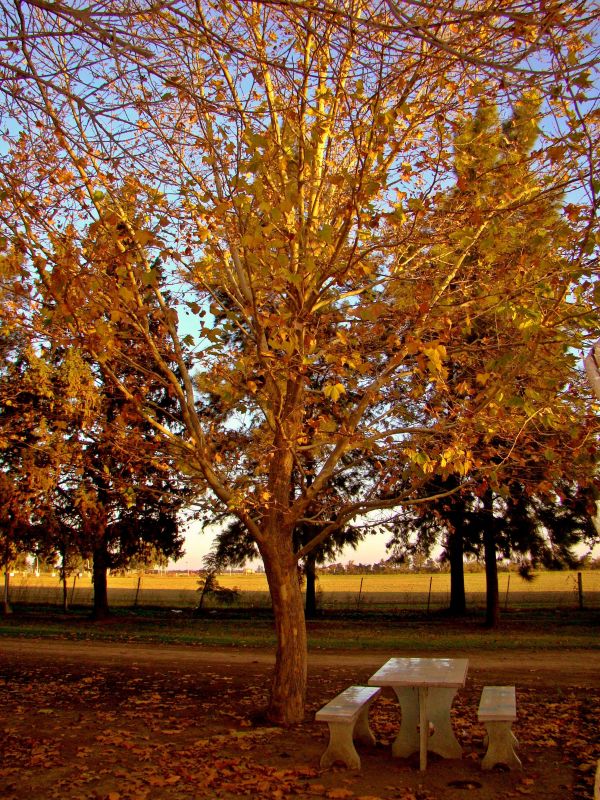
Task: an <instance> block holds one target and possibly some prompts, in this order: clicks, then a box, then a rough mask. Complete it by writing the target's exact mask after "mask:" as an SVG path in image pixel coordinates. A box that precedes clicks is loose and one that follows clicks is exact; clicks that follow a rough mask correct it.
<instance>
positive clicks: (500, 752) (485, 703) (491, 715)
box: [477, 686, 522, 769]
mask: <svg viewBox="0 0 600 800" xmlns="http://www.w3.org/2000/svg"><path fill="white" fill-rule="evenodd" d="M477 718H478V719H479V721H480V722H483V724H484V725H485V727H486V730H487V739H488V742H487V752H486V754H485V756H484V758H483V761H482V762H481V767H482V769H491V768H492V767H493V766H494V765H495V764H506V766H507V767H516V768H517V769H521V767H522V764H521V760H520V759H519V757H518V756H517V754H516V753H515V750H514V747H515V745H516V744H518V742H517V740H516V738H515V735H514V734H513V732H512V730H511V727H512V724H513V722H514V721H515V720H516V718H517V700H516V696H515V687H514V686H484V687H483V691H482V693H481V700H480V702H479V710H478V712H477Z"/></svg>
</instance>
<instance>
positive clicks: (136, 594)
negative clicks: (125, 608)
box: [133, 575, 142, 608]
mask: <svg viewBox="0 0 600 800" xmlns="http://www.w3.org/2000/svg"><path fill="white" fill-rule="evenodd" d="M141 585H142V576H141V575H139V576H138V582H137V589H136V590H135V600H134V601H133V607H134V608H137V604H138V597H139V595H140V586H141Z"/></svg>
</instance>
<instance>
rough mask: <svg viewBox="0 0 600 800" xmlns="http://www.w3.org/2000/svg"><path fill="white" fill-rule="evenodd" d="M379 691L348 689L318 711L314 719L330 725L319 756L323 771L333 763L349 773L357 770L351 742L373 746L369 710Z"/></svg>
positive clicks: (373, 689)
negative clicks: (341, 766) (323, 747)
mask: <svg viewBox="0 0 600 800" xmlns="http://www.w3.org/2000/svg"><path fill="white" fill-rule="evenodd" d="M380 691H381V689H380V688H379V687H378V686H350V687H348V689H345V690H344V691H343V692H341V694H338V696H337V697H334V698H333V700H331V701H330V702H329V703H327V705H324V706H323V708H321V709H320V710H319V711H317V713H316V715H315V719H316V720H317V721H318V722H326V723H327V724H328V725H329V744H328V746H327V749H326V750H325V752H324V753H323V755H322V756H321V767H322V768H323V769H326V768H327V767H330V766H331V765H332V764H333V763H335V762H336V761H341V762H343V763H344V764H345V765H346V766H347V767H348V768H349V769H360V757H359V755H358V753H357V752H356V748H355V747H354V740H355V739H356V740H357V741H361V742H363V743H365V744H374V743H375V737H374V736H373V733H372V731H371V729H370V727H369V706H370V705H371V703H372V702H373V701H374V700H375V698H376V697H377V695H378V694H379V692H380Z"/></svg>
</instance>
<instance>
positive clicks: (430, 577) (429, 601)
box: [427, 575, 433, 614]
mask: <svg viewBox="0 0 600 800" xmlns="http://www.w3.org/2000/svg"><path fill="white" fill-rule="evenodd" d="M432 582H433V575H430V576H429V593H428V595H427V613H428V614H429V606H430V604H431V584H432Z"/></svg>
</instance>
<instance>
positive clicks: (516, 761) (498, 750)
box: [481, 721, 523, 769]
mask: <svg viewBox="0 0 600 800" xmlns="http://www.w3.org/2000/svg"><path fill="white" fill-rule="evenodd" d="M485 727H486V730H487V739H488V748H487V752H486V754H485V756H484V757H483V761H482V762H481V768H482V769H491V768H492V767H493V766H494V765H495V764H506V766H507V767H515V768H516V769H522V766H523V765H522V764H521V759H520V758H519V757H518V756H517V754H516V753H515V750H514V745H515V744H516V741H517V740H516V738H515V736H514V734H513V732H512V730H511V723H510V722H500V721H496V722H486V723H485Z"/></svg>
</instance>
